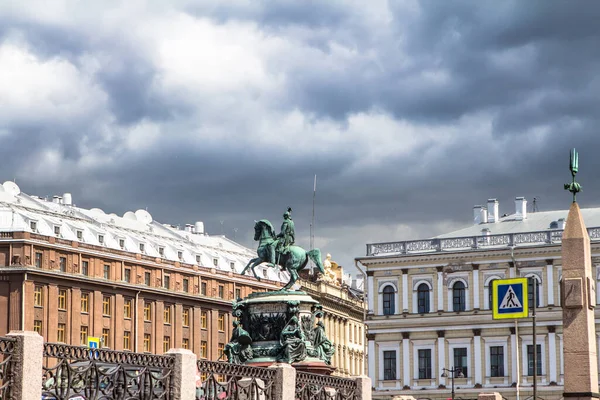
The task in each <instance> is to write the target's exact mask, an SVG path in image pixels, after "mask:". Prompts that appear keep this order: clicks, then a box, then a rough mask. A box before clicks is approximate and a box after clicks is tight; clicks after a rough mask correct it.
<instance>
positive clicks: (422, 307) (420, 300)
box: [417, 283, 429, 314]
mask: <svg viewBox="0 0 600 400" xmlns="http://www.w3.org/2000/svg"><path fill="white" fill-rule="evenodd" d="M417 305H418V312H419V314H425V313H428V312H429V286H427V284H426V283H421V284H420V285H419V287H418V288H417Z"/></svg>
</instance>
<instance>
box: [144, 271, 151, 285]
mask: <svg viewBox="0 0 600 400" xmlns="http://www.w3.org/2000/svg"><path fill="white" fill-rule="evenodd" d="M144 285H146V286H150V272H144Z"/></svg>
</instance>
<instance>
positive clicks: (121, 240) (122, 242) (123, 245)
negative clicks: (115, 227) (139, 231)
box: [119, 239, 125, 249]
mask: <svg viewBox="0 0 600 400" xmlns="http://www.w3.org/2000/svg"><path fill="white" fill-rule="evenodd" d="M119 247H120V248H122V249H124V248H125V239H119Z"/></svg>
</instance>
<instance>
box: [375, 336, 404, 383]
mask: <svg viewBox="0 0 600 400" xmlns="http://www.w3.org/2000/svg"><path fill="white" fill-rule="evenodd" d="M399 357H400V344H399V343H389V342H387V343H385V342H383V343H381V342H380V343H379V362H378V364H379V380H380V381H394V380H395V381H398V379H399V377H400V363H399V362H398V360H399Z"/></svg>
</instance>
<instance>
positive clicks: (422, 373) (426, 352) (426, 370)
mask: <svg viewBox="0 0 600 400" xmlns="http://www.w3.org/2000/svg"><path fill="white" fill-rule="evenodd" d="M417 354H418V356H419V375H418V379H431V375H432V374H431V370H432V368H431V360H432V358H431V349H419V350H417Z"/></svg>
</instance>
